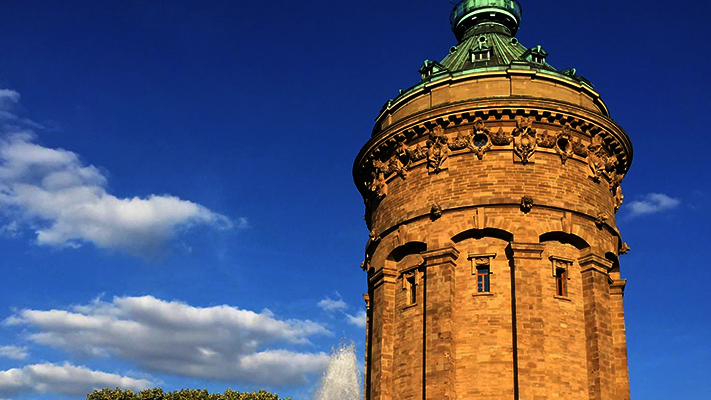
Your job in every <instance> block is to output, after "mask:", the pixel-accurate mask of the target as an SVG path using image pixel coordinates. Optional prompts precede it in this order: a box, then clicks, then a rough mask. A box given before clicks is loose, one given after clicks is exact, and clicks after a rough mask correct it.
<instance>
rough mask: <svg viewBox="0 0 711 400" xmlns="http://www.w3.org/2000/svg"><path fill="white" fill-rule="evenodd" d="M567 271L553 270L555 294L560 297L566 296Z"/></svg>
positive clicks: (562, 269)
mask: <svg viewBox="0 0 711 400" xmlns="http://www.w3.org/2000/svg"><path fill="white" fill-rule="evenodd" d="M567 275H568V271H567V270H566V269H565V268H556V270H555V294H556V295H558V296H561V297H565V296H567V295H568V290H567V289H568V288H567V286H566V281H567V280H568V277H567Z"/></svg>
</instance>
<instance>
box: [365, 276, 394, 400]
mask: <svg viewBox="0 0 711 400" xmlns="http://www.w3.org/2000/svg"><path fill="white" fill-rule="evenodd" d="M396 279H397V272H396V271H390V270H386V269H380V270H378V271H377V272H375V273H374V274H373V275H372V276H371V277H370V286H371V288H372V289H371V290H370V291H371V293H372V297H371V305H370V306H371V310H370V315H371V318H372V319H371V321H372V322H371V327H370V328H371V331H370V332H369V334H370V337H371V341H370V343H369V350H370V355H371V357H369V361H370V364H369V365H368V367H366V370H367V371H368V372H367V374H368V379H369V380H370V381H369V384H368V385H367V386H368V392H369V393H368V395H367V396H366V399H368V400H394V398H393V397H392V396H393V388H392V382H393V379H392V371H393V334H392V332H393V329H394V321H393V318H394V311H395V286H396V285H395V282H396Z"/></svg>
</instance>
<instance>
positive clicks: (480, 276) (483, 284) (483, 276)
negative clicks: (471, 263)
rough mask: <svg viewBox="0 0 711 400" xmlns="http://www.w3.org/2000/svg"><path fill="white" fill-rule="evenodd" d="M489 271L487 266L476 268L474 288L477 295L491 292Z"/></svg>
mask: <svg viewBox="0 0 711 400" xmlns="http://www.w3.org/2000/svg"><path fill="white" fill-rule="evenodd" d="M490 274H491V270H490V269H489V266H488V265H487V266H482V267H477V268H476V286H477V292H479V293H489V292H491V280H490V278H489V277H490Z"/></svg>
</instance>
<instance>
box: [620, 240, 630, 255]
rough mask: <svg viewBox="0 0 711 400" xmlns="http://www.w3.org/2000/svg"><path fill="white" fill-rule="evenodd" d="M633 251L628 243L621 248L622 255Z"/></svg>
mask: <svg viewBox="0 0 711 400" xmlns="http://www.w3.org/2000/svg"><path fill="white" fill-rule="evenodd" d="M630 250H632V249H631V248H630V246H629V245H628V244H627V243H624V242H622V246H620V254H627V253H629V252H630Z"/></svg>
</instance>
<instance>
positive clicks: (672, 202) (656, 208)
mask: <svg viewBox="0 0 711 400" xmlns="http://www.w3.org/2000/svg"><path fill="white" fill-rule="evenodd" d="M680 204H681V200H679V199H675V198H673V197H670V196H667V195H666V194H664V193H649V194H647V195H645V196H644V197H643V198H642V200H635V201H633V202H630V203H629V204H628V205H627V209H628V210H629V214H628V215H629V216H630V217H638V216H642V215H649V214H658V213H661V212H664V211H668V210H671V209H674V208H676V207H678V206H679V205H680Z"/></svg>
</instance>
